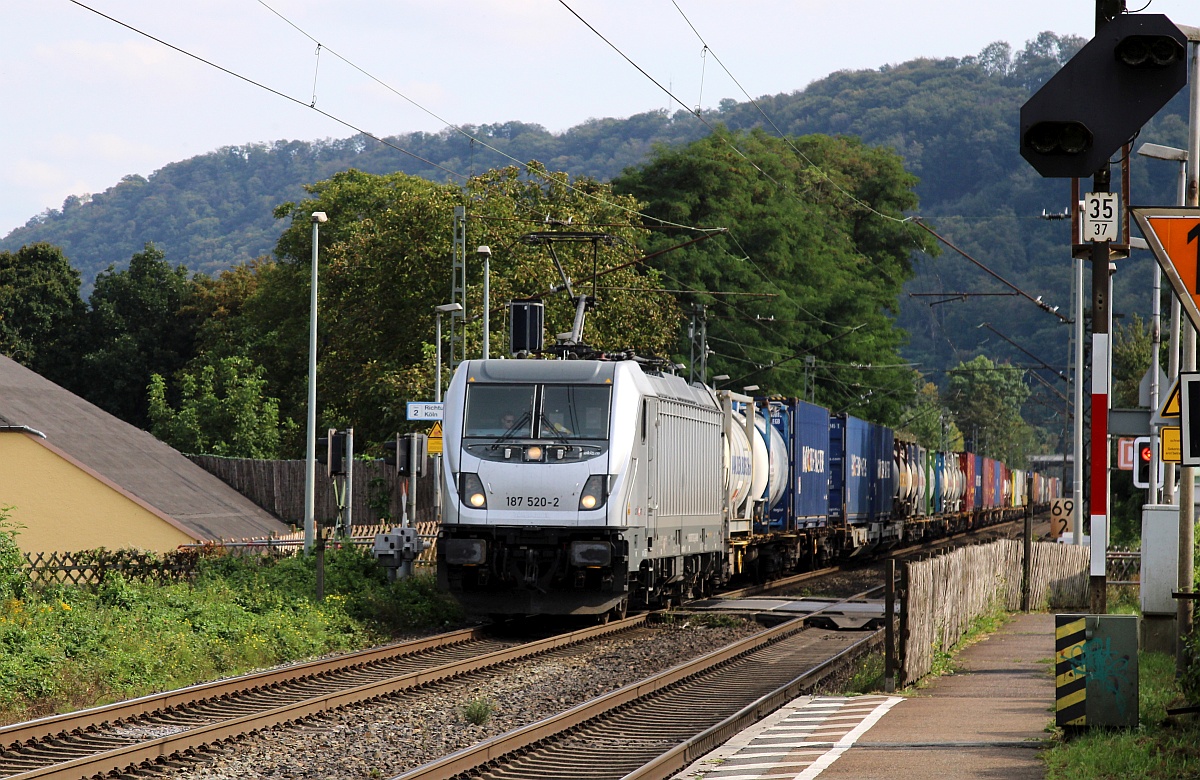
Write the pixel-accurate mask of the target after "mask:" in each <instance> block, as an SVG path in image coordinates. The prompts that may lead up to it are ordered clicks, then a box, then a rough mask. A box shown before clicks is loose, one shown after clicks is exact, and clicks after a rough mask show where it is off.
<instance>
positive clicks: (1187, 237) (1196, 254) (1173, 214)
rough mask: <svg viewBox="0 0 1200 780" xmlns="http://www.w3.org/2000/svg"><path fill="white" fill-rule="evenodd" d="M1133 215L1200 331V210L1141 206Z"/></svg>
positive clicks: (1131, 211) (1164, 272) (1133, 211)
mask: <svg viewBox="0 0 1200 780" xmlns="http://www.w3.org/2000/svg"><path fill="white" fill-rule="evenodd" d="M1129 211H1130V213H1131V214H1133V218H1134V219H1135V220H1136V221H1137V224H1138V227H1139V228H1141V229H1142V235H1144V236H1145V237H1146V243H1147V244H1149V245H1150V249H1151V251H1153V252H1154V257H1155V259H1156V260H1158V264H1159V265H1160V266H1161V267H1162V270H1163V274H1164V275H1166V277H1167V281H1168V282H1170V284H1171V288H1172V289H1173V290H1174V291H1175V294H1176V295H1177V296H1178V297H1179V301H1180V303H1182V305H1183V310H1184V311H1185V312H1187V315H1188V319H1189V320H1191V321H1192V325H1193V326H1195V327H1196V328H1200V208H1195V207H1192V208H1181V207H1175V208H1172V207H1165V206H1141V207H1138V208H1133V209H1130V210H1129Z"/></svg>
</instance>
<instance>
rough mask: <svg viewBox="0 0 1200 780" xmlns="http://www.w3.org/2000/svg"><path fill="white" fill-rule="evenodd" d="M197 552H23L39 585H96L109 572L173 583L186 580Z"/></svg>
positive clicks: (33, 578)
mask: <svg viewBox="0 0 1200 780" xmlns="http://www.w3.org/2000/svg"><path fill="white" fill-rule="evenodd" d="M198 557H199V553H198V552H196V551H190V550H176V551H174V552H170V553H166V554H163V555H160V554H158V553H153V552H146V551H143V550H104V549H97V550H84V551H82V552H64V553H60V552H51V553H25V571H26V573H27V574H28V576H29V579H30V580H31V581H33V582H34V583H37V584H39V585H48V584H50V583H61V584H70V585H99V584H100V583H102V582H104V578H105V577H106V576H107V575H108V574H109V573H112V572H117V573H120V574H121V575H122V576H124V577H126V578H128V579H131V580H142V581H147V580H149V581H154V582H174V581H177V580H186V579H190V578H191V576H192V575H193V574H194V573H195V571H196V560H197V558H198Z"/></svg>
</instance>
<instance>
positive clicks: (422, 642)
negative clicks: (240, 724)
mask: <svg viewBox="0 0 1200 780" xmlns="http://www.w3.org/2000/svg"><path fill="white" fill-rule="evenodd" d="M484 636H485V632H484V630H483V629H482V628H467V629H462V630H460V631H451V632H448V633H445V634H437V635H436V636H431V637H425V638H422V639H416V640H413V641H410V642H399V643H396V644H391V645H383V646H381V647H374V648H370V649H368V650H361V651H359V652H356V653H350V654H348V655H340V656H337V657H336V658H327V659H323V660H319V661H309V662H307V663H302V664H295V665H292V666H285V667H280V668H278V669H271V670H268V671H264V672H255V673H253V674H247V675H241V676H238V677H229V678H226V679H224V680H216V681H214V682H207V683H201V684H199V685H192V686H189V687H187V688H179V689H176V690H172V691H164V692H162V693H153V694H150V695H147V696H141V697H138V698H136V699H129V700H126V701H120V702H115V703H113V704H105V705H102V706H99V707H90V708H88V709H84V710H76V711H74V712H67V713H63V714H61V715H49V716H47V717H44V718H38V719H36V720H30V721H25V722H22V723H15V724H12V725H9V726H3V727H0V746H6V745H13V744H19V743H23V742H29V741H31V740H39V739H46V738H48V737H52V736H54V735H56V734H61V733H63V732H71V731H78V730H81V729H85V728H88V727H90V726H95V725H102V724H104V723H113V722H115V721H120V720H126V719H128V718H133V717H138V716H142V715H149V714H151V713H154V712H158V711H161V710H165V709H170V708H172V707H177V706H179V705H181V704H192V703H195V702H196V701H199V700H203V699H216V698H221V697H224V696H231V695H235V694H238V693H242V692H244V691H249V690H254V689H259V688H265V687H268V686H271V685H275V684H278V683H280V682H284V681H294V680H296V679H298V678H303V677H315V676H317V675H321V674H328V673H330V672H337V671H342V670H349V669H354V668H358V667H362V666H366V665H368V664H373V663H379V662H381V661H386V660H389V659H392V658H400V657H403V656H408V655H415V654H417V653H423V652H427V651H429V650H433V649H437V648H440V647H448V646H450V645H456V644H462V643H465V642H471V641H475V640H479V639H482V638H484Z"/></svg>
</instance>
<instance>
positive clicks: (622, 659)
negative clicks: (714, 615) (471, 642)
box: [162, 620, 761, 780]
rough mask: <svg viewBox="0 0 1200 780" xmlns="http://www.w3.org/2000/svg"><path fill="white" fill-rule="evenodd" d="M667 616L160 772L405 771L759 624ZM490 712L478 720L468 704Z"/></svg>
mask: <svg viewBox="0 0 1200 780" xmlns="http://www.w3.org/2000/svg"><path fill="white" fill-rule="evenodd" d="M730 622H732V623H733V625H729V626H721V627H712V626H706V625H703V624H700V623H695V622H686V621H685V622H682V623H679V624H673V625H672V624H668V625H664V626H661V627H656V628H652V629H648V630H643V631H637V632H633V633H632V634H631V635H627V636H623V637H621V638H618V639H615V640H612V641H609V642H600V643H594V644H591V645H587V646H584V647H580V648H572V649H569V650H567V651H566V652H565V653H560V654H555V655H553V656H547V657H544V658H540V659H534V660H532V661H529V662H523V663H520V664H518V665H512V666H510V667H507V668H500V669H495V670H492V671H490V672H485V673H484V674H483V675H474V676H472V677H470V678H468V679H464V680H461V681H449V682H445V683H441V684H438V685H436V686H431V687H428V688H424V689H419V690H415V691H408V692H405V693H403V694H401V695H398V696H394V697H390V698H388V699H387V700H383V701H377V702H374V703H371V704H366V705H360V706H356V707H353V708H351V709H348V710H345V711H342V712H335V713H331V714H329V715H325V716H321V717H316V718H311V719H308V720H306V721H304V722H303V723H301V724H299V725H296V726H292V727H277V728H273V729H270V730H267V731H265V732H263V733H261V734H259V735H257V736H255V737H252V738H250V739H248V740H245V741H242V742H240V743H239V744H238V745H237V746H236V747H231V748H227V749H226V750H225V751H224V753H223V754H222V755H221V756H219V757H217V758H216V759H214V760H212V761H211V762H210V763H208V764H205V765H197V766H192V767H190V768H187V769H184V770H172V771H168V772H166V773H164V774H163V775H162V776H163V777H170V778H197V777H203V778H212V779H213V780H233V779H234V778H238V779H244V778H321V780H369V779H371V778H385V777H391V776H393V775H397V774H400V773H401V772H405V771H407V770H409V769H413V768H415V767H417V766H420V765H422V764H425V763H428V762H430V761H433V760H436V759H438V758H441V757H442V756H445V755H447V754H449V753H452V752H454V751H456V750H460V749H462V748H466V747H469V746H471V745H473V744H475V743H477V742H480V741H482V740H485V739H488V738H490V737H493V736H496V735H498V734H503V733H505V732H507V731H511V730H513V729H516V728H519V727H521V726H524V725H526V724H528V723H532V722H534V721H537V720H541V719H543V718H546V717H549V716H551V715H555V714H558V713H559V712H562V711H564V710H567V709H570V708H571V707H574V706H575V705H577V704H580V703H582V702H585V701H587V700H589V699H592V698H595V697H597V696H600V695H602V694H604V693H608V692H609V691H612V690H615V689H617V688H620V687H622V686H624V685H628V684H629V683H632V682H635V681H638V680H641V679H644V678H646V677H648V676H651V675H653V674H656V673H657V672H660V671H663V670H665V669H669V668H671V667H673V666H676V665H678V664H680V663H683V662H685V661H688V660H690V659H692V658H696V657H699V656H701V655H704V654H705V653H708V652H711V651H713V650H716V649H718V648H721V647H724V646H725V645H728V644H730V643H732V642H734V641H736V640H738V639H741V638H743V637H745V636H747V635H749V634H753V633H756V632H758V631H760V630H761V626H758V625H756V624H754V623H752V622H749V621H740V620H739V621H730ZM472 703H476V704H475V706H476V707H482V708H484V709H486V707H487V706H488V705H490V706H491V708H492V710H491V713H490V715H489V716H488V718H487V720H486V721H485V722H484V723H482V724H481V725H475V724H473V723H471V722H470V721H469V720H468V717H467V713H466V712H465V709H466V708H467V707H468V706H470V705H472Z"/></svg>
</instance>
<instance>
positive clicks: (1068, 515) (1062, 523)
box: [1050, 498, 1075, 539]
mask: <svg viewBox="0 0 1200 780" xmlns="http://www.w3.org/2000/svg"><path fill="white" fill-rule="evenodd" d="M1074 519H1075V501H1074V500H1073V499H1070V498H1056V499H1054V500H1053V501H1052V502H1051V503H1050V538H1051V539H1057V538H1058V537H1060V536H1062V535H1063V534H1065V533H1067V532H1068V531H1070V530H1071V527H1072V522H1073V521H1074Z"/></svg>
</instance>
